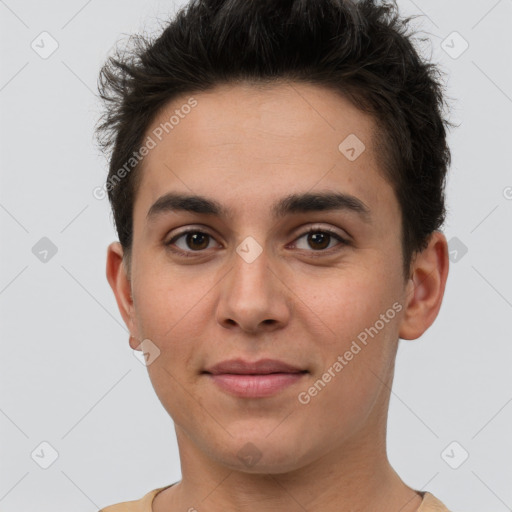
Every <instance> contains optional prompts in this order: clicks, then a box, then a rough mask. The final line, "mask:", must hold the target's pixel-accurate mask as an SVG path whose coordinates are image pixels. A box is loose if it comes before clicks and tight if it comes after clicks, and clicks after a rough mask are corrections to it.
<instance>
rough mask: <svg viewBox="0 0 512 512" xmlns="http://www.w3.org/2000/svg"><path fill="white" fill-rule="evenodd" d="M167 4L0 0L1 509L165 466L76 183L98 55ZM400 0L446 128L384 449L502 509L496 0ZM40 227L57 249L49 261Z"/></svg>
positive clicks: (92, 219) (105, 212) (121, 493)
mask: <svg viewBox="0 0 512 512" xmlns="http://www.w3.org/2000/svg"><path fill="white" fill-rule="evenodd" d="M177 5H178V4H173V3H171V2H163V1H156V0H153V1H142V0H137V1H135V0H131V1H129V2H127V1H121V0H110V1H108V2H106V1H104V2H100V1H99V0H89V1H88V2H84V1H83V0H72V1H67V2H64V1H62V0H60V1H57V0H53V1H47V2H36V1H24V2H23V1H16V0H7V1H5V2H4V1H0V20H1V21H0V38H1V52H2V60H1V67H0V68H1V69H0V108H1V135H0V147H1V187H0V226H1V233H2V243H1V244H0V246H1V250H0V258H1V273H0V307H1V331H0V332H1V343H2V352H1V353H2V357H1V360H0V361H1V362H0V365H1V367H0V379H1V381H0V382H1V387H0V429H1V440H2V441H1V453H0V461H1V469H0V511H2V512H4V511H10V512H21V511H24V512H25V511H28V510H38V512H47V511H52V512H53V511H55V510H74V511H76V512H92V511H94V510H97V508H99V507H101V506H106V505H108V504H112V503H117V502H119V501H124V500H128V499H138V498H140V497H142V496H143V495H144V494H145V493H146V492H148V491H149V490H151V489H154V488H156V487H159V486H163V485H167V484H170V483H172V482H175V481H178V480H179V479H180V478H181V473H180V468H179V458H178V452H177V446H176V441H175V434H174V427H173V423H172V420H171V419H170V418H169V417H168V415H167V413H166V412H165V411H164V409H163V407H162V406H161V404H160V402H159V401H158V399H157V397H156V395H155V393H154V391H153V388H152V386H151V383H150V381H149V378H148V376H147V370H146V368H145V367H144V365H143V364H142V363H141V362H140V360H139V359H138V358H136V357H134V354H133V351H132V350H131V349H130V347H129V345H128V333H127V330H126V328H125V326H124V324H123V322H122V319H121V316H120V314H119V313H118V309H117V305H116V303H115V300H114V296H113V294H112V291H111V289H110V287H109V286H108V283H107V280H106V278H105V256H106V247H107V244H108V243H110V242H111V241H113V240H116V239H117V237H116V235H115V232H114V228H113V223H112V217H111V214H110V210H109V206H108V202H107V200H106V199H104V200H97V199H95V198H94V197H93V195H92V190H93V189H94V188H95V187H97V186H99V185H102V183H103V181H104V179H105V177H106V162H105V159H104V158H103V157H102V156H101V155H100V153H99V150H98V149H97V148H96V146H95V145H94V139H93V135H92V132H93V126H94V123H95V122H96V120H97V118H98V115H99V109H100V105H99V102H98V101H97V99H96V98H95V92H96V80H97V75H98V72H99V69H100V66H101V64H102V63H103V61H104V59H105V57H106V55H107V53H108V52H109V50H110V49H111V47H112V46H113V45H114V43H115V42H116V41H117V40H119V39H120V38H122V37H126V35H127V34H130V33H132V32H140V31H141V30H147V31H149V32H151V31H153V30H155V28H156V27H157V26H158V19H159V18H160V19H162V18H165V17H166V16H167V15H168V14H169V13H172V12H174V11H175V10H176V7H177ZM399 5H400V7H401V10H402V13H403V14H421V15H422V16H421V18H419V19H417V20H416V22H415V26H419V27H420V28H422V29H423V30H424V31H425V32H426V35H428V37H429V39H430V41H431V45H430V46H428V45H426V46H424V51H425V54H426V55H427V57H430V56H431V57H432V59H433V60H434V61H435V62H439V63H440V65H441V67H442V69H443V70H444V71H445V72H446V73H447V85H448V94H449V96H450V97H451V98H452V100H451V104H452V109H453V111H452V115H451V120H452V121H454V122H456V123H460V124H461V126H460V127H459V128H457V129H455V130H454V131H453V132H452V133H451V134H450V140H449V142H450V145H451V148H452V151H453V165H452V169H451V174H450V177H449V181H448V189H447V193H448V209H449V211H448V220H447V222H446V225H445V230H444V231H445V234H446V236H447V238H448V239H449V240H450V248H451V249H452V251H453V252H452V260H453V261H452V264H451V269H450V275H449V278H448V284H447V289H446V295H445V298H444V302H443V306H442V308H441V312H440V314H439V317H438V318H437V320H436V322H435V323H434V325H433V326H432V327H431V328H430V329H429V330H428V331H427V332H426V333H425V335H424V336H423V337H422V338H421V339H420V340H417V341H401V347H400V350H399V354H398V359H397V370H396V378H395V383H394V387H393V393H392V398H391V405H390V419H389V430H388V439H389V456H390V460H391V462H392V464H393V465H394V467H395V468H396V470H397V472H398V473H399V474H400V475H401V476H402V478H403V479H404V480H405V482H406V483H407V484H409V485H411V486H412V487H415V488H417V489H426V490H429V491H431V492H433V493H434V494H436V495H437V496H438V497H439V498H440V499H442V500H443V501H444V502H445V503H446V505H447V506H448V507H449V508H450V509H451V510H454V511H455V512H457V511H461V512H482V511H483V510H486V511H491V510H493V511H497V512H501V511H505V510H511V509H512V486H511V485H510V484H511V481H512V469H511V461H512V439H511V436H510V432H511V431H512V429H511V423H512V403H511V402H512V385H511V372H510V363H511V359H512V342H511V341H512V340H511V319H512V309H511V308H512V273H511V271H510V262H511V261H512V259H511V248H512V244H511V238H510V235H511V226H512V172H511V171H512V170H511V163H510V162H511V161H512V158H511V157H512V149H511V148H512V139H511V137H512V128H511V123H510V118H511V115H512V72H511V66H510V65H511V63H512V35H511V30H510V24H511V21H512V1H511V0H500V1H496V0H483V1H479V2H465V1H464V2H463V1H462V0H457V1H453V0H452V1H450V2H447V1H441V0H436V1H428V2H427V1H420V0H416V2H412V1H411V0H401V1H400V2H399ZM43 31H47V32H48V33H49V34H50V35H51V38H53V40H55V41H57V43H58V48H57V50H56V51H55V52H54V53H53V54H52V55H50V56H49V57H47V58H42V57H41V56H40V53H37V52H36V51H35V50H34V49H33V48H32V47H31V44H32V42H33V41H35V43H34V45H36V44H38V45H39V47H36V48H37V50H38V51H39V52H42V51H43V50H45V51H48V50H49V49H51V44H52V39H50V38H49V36H40V34H41V32H43ZM454 31H455V32H457V33H458V34H460V36H458V35H457V34H455V35H454V34H452V33H453V32H454ZM461 37H462V38H463V39H464V40H465V41H467V43H468V44H469V48H468V49H467V50H466V51H465V52H463V53H462V54H460V52H461V50H462V49H463V48H464V46H463V44H464V42H463V39H461ZM41 38H46V39H44V42H43V43H41ZM446 38H447V39H446ZM443 40H445V43H443ZM43 45H44V48H41V47H42V46H43ZM446 45H447V46H446ZM443 47H444V48H445V49H446V51H445V50H444V49H443ZM450 53H451V55H450ZM459 54H460V55H459ZM43 237H47V238H48V239H49V240H51V242H52V243H53V244H54V245H55V247H56V248H57V252H56V254H55V255H53V256H52V253H51V252H49V253H48V255H47V257H46V258H47V261H46V262H43V261H41V260H40V259H39V258H40V257H42V255H41V254H40V253H39V252H38V251H40V250H41V247H40V246H39V245H36V244H38V243H39V244H43V245H44V244H48V242H47V241H46V242H45V241H43V242H40V240H41V239H42V238H43ZM454 237H455V238H454ZM34 246H36V249H34V250H33V247H34ZM466 249H467V252H465V250H466ZM34 252H35V253H36V254H34ZM454 441H455V442H456V443H458V444H456V445H451V446H450V447H449V448H448V449H447V450H446V448H447V447H448V446H449V445H450V444H451V443H452V442H454ZM42 442H46V443H49V445H51V447H49V446H47V445H41V443H42ZM53 450H55V451H56V452H57V453H58V458H57V459H56V460H55V461H54V462H53V463H51V462H52V458H51V457H52V453H53ZM466 451H467V452H468V454H469V457H468V458H467V460H465V461H463V459H464V456H465V452H466ZM443 454H444V456H443ZM50 463H51V465H49V467H48V468H47V469H43V468H42V467H41V465H48V464H50ZM450 464H451V466H458V468H457V469H454V468H452V467H450Z"/></svg>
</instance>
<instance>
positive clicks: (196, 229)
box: [164, 225, 351, 256]
mask: <svg viewBox="0 0 512 512" xmlns="http://www.w3.org/2000/svg"><path fill="white" fill-rule="evenodd" d="M311 232H313V233H318V232H323V233H327V234H329V235H331V236H333V237H334V238H336V239H337V240H338V242H339V244H337V245H336V246H335V247H331V248H330V249H322V250H318V251H314V250H306V252H309V253H313V255H314V256H322V255H326V256H327V255H329V254H331V252H332V251H333V249H334V250H335V251H336V247H338V246H347V245H350V244H351V242H350V238H349V237H345V236H343V235H341V234H340V233H339V232H338V231H337V230H335V229H334V228H331V227H327V226H322V225H312V226H310V227H308V228H302V229H301V228H298V233H297V236H296V237H295V238H294V240H293V241H292V242H291V243H292V244H295V243H296V242H297V240H299V239H300V238H302V237H304V236H306V235H308V234H309V233H311ZM188 233H203V234H205V235H208V236H209V237H210V238H212V239H214V240H216V238H215V236H214V235H212V234H211V233H210V232H209V230H208V228H206V227H204V226H189V227H188V228H186V229H183V231H180V232H178V233H176V234H175V235H174V236H173V237H172V238H171V239H170V240H169V241H168V242H164V245H165V246H166V247H168V248H169V249H170V250H171V251H172V252H174V253H177V254H178V255H183V256H190V255H193V254H194V253H196V254H201V253H204V252H205V250H204V249H203V250H200V251H183V250H182V249H174V248H172V247H171V246H172V245H173V244H174V242H175V241H176V240H178V239H179V238H181V237H182V236H184V235H186V234H188ZM299 250H304V249H299Z"/></svg>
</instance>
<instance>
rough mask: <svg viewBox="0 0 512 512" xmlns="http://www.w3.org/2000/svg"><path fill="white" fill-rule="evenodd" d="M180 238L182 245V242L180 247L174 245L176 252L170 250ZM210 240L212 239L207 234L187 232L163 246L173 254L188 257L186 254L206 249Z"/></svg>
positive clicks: (194, 231) (193, 231)
mask: <svg viewBox="0 0 512 512" xmlns="http://www.w3.org/2000/svg"><path fill="white" fill-rule="evenodd" d="M181 238H183V239H184V243H183V242H182V245H181V246H180V245H179V244H176V246H177V247H178V250H176V249H172V248H171V246H172V245H174V244H175V243H176V241H177V240H180V239H181ZM211 239H213V237H212V236H211V235H209V234H208V233H205V232H203V231H198V230H189V231H184V232H182V233H180V234H178V235H176V236H175V237H173V238H172V239H171V240H169V242H167V243H166V244H165V245H166V246H168V247H169V248H171V250H173V251H175V252H178V253H180V254H182V253H183V254H185V255H186V256H188V254H187V253H190V252H201V251H203V250H204V249H207V248H208V246H209V243H210V241H211Z"/></svg>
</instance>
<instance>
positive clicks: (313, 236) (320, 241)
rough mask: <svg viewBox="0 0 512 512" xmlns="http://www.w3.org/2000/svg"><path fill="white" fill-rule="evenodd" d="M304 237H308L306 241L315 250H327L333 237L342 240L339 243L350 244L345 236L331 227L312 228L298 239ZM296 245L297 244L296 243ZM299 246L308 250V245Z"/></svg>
mask: <svg viewBox="0 0 512 512" xmlns="http://www.w3.org/2000/svg"><path fill="white" fill-rule="evenodd" d="M304 237H307V238H306V243H307V245H308V246H309V247H310V248H312V249H313V251H324V252H327V251H326V249H328V248H329V245H330V242H331V241H332V239H333V238H334V239H336V240H338V242H340V243H339V244H338V245H341V246H343V245H348V242H347V241H346V240H345V239H344V238H342V237H341V236H340V235H338V234H337V233H335V232H334V231H331V230H329V229H318V228H312V229H310V230H309V231H307V232H306V233H304V234H302V235H301V236H300V237H299V238H298V239H297V240H300V239H301V238H304ZM294 245H297V244H296V243H295V244H294ZM297 248H298V249H306V250H308V247H297Z"/></svg>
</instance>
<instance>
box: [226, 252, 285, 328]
mask: <svg viewBox="0 0 512 512" xmlns="http://www.w3.org/2000/svg"><path fill="white" fill-rule="evenodd" d="M277 268H278V265H277V264H273V262H272V261H270V259H269V258H268V257H267V254H266V251H265V250H263V251H262V252H261V254H259V255H258V256H257V257H256V258H255V259H254V260H252V261H251V259H244V257H242V256H240V255H239V254H238V253H235V254H234V257H233V267H232V268H231V270H230V271H229V272H228V274H227V275H226V276H225V278H224V279H223V280H222V281H221V282H220V283H219V285H220V292H219V293H220V296H219V302H218V307H217V321H218V323H219V324H220V325H222V326H223V327H225V328H227V329H234V328H237V327H238V328H240V329H241V330H243V331H245V332H250V333H257V332H259V331H264V332H270V331H274V330H276V329H280V328H283V327H284V326H285V325H286V324H287V323H288V321H289V318H290V304H291V298H292V294H291V293H290V290H289V289H288V288H287V287H286V285H285V277H284V276H283V275H279V270H277Z"/></svg>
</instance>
